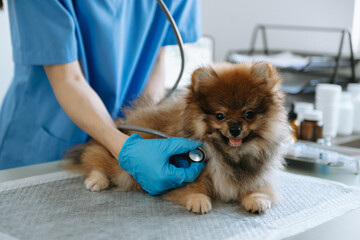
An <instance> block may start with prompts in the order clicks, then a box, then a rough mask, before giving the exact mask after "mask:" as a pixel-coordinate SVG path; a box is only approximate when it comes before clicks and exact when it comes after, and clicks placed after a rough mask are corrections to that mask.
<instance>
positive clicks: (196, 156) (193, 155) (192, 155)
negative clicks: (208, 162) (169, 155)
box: [187, 148, 205, 162]
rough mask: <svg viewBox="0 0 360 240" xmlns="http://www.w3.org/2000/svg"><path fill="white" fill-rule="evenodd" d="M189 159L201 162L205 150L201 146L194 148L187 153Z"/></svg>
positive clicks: (203, 158)
mask: <svg viewBox="0 0 360 240" xmlns="http://www.w3.org/2000/svg"><path fill="white" fill-rule="evenodd" d="M187 154H188V157H189V159H190V161H192V162H202V161H204V160H205V152H204V150H203V149H202V148H196V149H194V150H191V151H190V152H188V153H187Z"/></svg>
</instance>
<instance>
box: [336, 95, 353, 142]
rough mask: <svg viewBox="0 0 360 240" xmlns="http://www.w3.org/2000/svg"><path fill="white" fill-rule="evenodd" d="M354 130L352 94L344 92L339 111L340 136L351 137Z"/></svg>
mask: <svg viewBox="0 0 360 240" xmlns="http://www.w3.org/2000/svg"><path fill="white" fill-rule="evenodd" d="M353 129H354V105H353V102H352V98H351V93H349V92H342V94H341V100H340V109H339V125H338V134H340V135H345V136H346V135H351V134H352V132H353Z"/></svg>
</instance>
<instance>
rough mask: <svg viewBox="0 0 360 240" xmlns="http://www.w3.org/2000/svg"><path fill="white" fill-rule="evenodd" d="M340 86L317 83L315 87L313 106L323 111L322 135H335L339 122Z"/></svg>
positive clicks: (327, 136) (326, 136)
mask: <svg viewBox="0 0 360 240" xmlns="http://www.w3.org/2000/svg"><path fill="white" fill-rule="evenodd" d="M340 97H341V86H339V85H336V84H318V85H317V86H316V89H315V108H316V109H317V110H320V111H322V112H323V123H324V127H323V136H324V137H325V138H329V137H330V138H332V137H336V135H337V128H338V122H339V107H340Z"/></svg>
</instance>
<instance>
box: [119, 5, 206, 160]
mask: <svg viewBox="0 0 360 240" xmlns="http://www.w3.org/2000/svg"><path fill="white" fill-rule="evenodd" d="M156 1H157V3H158V4H159V6H160V7H161V10H162V11H163V12H164V14H165V16H166V18H167V19H168V21H169V23H170V25H171V28H172V30H173V32H174V34H175V38H176V41H177V44H178V46H179V50H180V56H181V68H180V73H179V76H178V78H177V80H176V82H175V84H174V86H173V87H172V88H171V90H170V91H169V92H168V93H167V94H166V95H165V97H164V98H163V99H162V100H161V101H160V103H161V102H162V101H163V100H166V99H167V98H169V96H170V95H171V94H172V93H173V92H174V91H175V90H176V88H177V86H178V84H179V82H180V79H181V76H182V74H183V72H184V66H185V61H184V59H185V56H184V49H183V40H182V38H181V35H180V32H179V29H178V28H177V26H176V23H175V21H174V19H173V17H172V16H171V14H170V12H169V10H168V8H167V7H166V6H165V4H164V2H163V1H162V0H156ZM118 127H119V128H120V129H123V130H131V131H136V132H143V133H147V134H152V135H155V136H158V137H161V138H167V139H169V138H171V136H169V135H167V134H165V133H163V132H160V131H157V130H154V129H150V128H145V127H139V126H133V125H126V124H121V125H120V126H118ZM178 157H179V158H181V159H185V160H187V161H188V162H189V163H191V162H203V161H204V160H205V152H204V150H203V149H202V148H201V147H198V148H196V149H194V150H191V151H189V152H187V153H183V154H179V155H174V156H172V157H171V158H172V159H173V160H174V159H175V158H178ZM170 161H171V159H170Z"/></svg>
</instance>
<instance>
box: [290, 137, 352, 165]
mask: <svg viewBox="0 0 360 240" xmlns="http://www.w3.org/2000/svg"><path fill="white" fill-rule="evenodd" d="M285 158H288V159H293V160H299V161H304V162H311V163H317V164H322V165H329V166H336V167H341V166H344V164H346V163H353V162H355V160H356V159H355V158H354V157H351V156H347V155H345V154H341V153H338V152H335V151H331V150H328V149H324V148H321V146H318V147H315V146H311V145H308V144H306V143H302V142H296V143H294V144H292V145H290V146H289V148H288V152H287V154H286V156H285Z"/></svg>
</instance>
